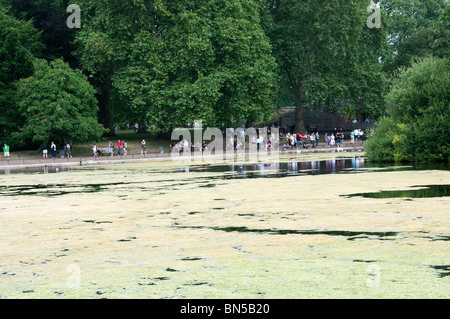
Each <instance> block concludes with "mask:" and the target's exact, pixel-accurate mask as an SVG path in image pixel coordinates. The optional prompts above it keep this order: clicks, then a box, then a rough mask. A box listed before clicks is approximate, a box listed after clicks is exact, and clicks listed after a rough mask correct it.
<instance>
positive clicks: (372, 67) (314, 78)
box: [262, 0, 385, 131]
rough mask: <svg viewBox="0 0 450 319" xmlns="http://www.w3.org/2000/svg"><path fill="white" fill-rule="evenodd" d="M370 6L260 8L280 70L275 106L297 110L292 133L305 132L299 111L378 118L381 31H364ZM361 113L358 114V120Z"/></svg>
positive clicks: (286, 0) (340, 1)
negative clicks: (313, 109) (286, 106)
mask: <svg viewBox="0 0 450 319" xmlns="http://www.w3.org/2000/svg"><path fill="white" fill-rule="evenodd" d="M368 4H369V1H358V0H350V1H348V0H337V1H316V0H314V1H313V0H311V1H297V0H283V1H274V0H268V1H264V2H263V6H262V10H263V14H264V15H265V19H264V20H263V22H264V26H265V28H266V30H267V33H268V34H269V36H270V39H271V43H272V45H273V52H274V56H275V57H276V61H277V64H278V80H279V82H278V83H279V86H278V87H279V90H278V93H279V101H280V102H281V103H283V104H290V105H294V106H295V107H296V130H297V131H304V129H305V125H304V121H303V116H302V108H303V107H309V108H317V109H327V110H329V111H332V112H335V111H337V106H338V105H339V104H340V105H341V106H343V107H341V108H340V110H339V111H340V112H341V113H343V114H344V115H352V116H355V115H360V116H361V115H362V114H361V113H364V114H365V115H366V116H378V115H379V114H381V113H382V112H383V104H382V102H381V97H382V94H383V88H384V83H385V81H384V77H383V74H382V72H381V64H380V63H379V60H380V58H381V57H382V55H383V48H384V41H385V37H384V35H383V33H384V30H383V28H381V29H377V28H374V29H369V28H368V27H367V25H366V21H367V17H368V13H367V11H366V9H367V6H368ZM358 113H359V114H358Z"/></svg>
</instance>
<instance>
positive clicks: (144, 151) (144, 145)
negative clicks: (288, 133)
mask: <svg viewBox="0 0 450 319" xmlns="http://www.w3.org/2000/svg"><path fill="white" fill-rule="evenodd" d="M146 152H147V142H146V141H145V140H142V142H141V155H145V153H146Z"/></svg>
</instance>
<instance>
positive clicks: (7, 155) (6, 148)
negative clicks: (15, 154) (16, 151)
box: [3, 143, 10, 159]
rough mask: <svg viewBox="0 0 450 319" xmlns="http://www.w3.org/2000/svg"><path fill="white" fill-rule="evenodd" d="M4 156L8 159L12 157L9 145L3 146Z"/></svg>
mask: <svg viewBox="0 0 450 319" xmlns="http://www.w3.org/2000/svg"><path fill="white" fill-rule="evenodd" d="M3 156H5V158H6V159H9V157H10V154H9V145H8V144H6V143H4V144H3Z"/></svg>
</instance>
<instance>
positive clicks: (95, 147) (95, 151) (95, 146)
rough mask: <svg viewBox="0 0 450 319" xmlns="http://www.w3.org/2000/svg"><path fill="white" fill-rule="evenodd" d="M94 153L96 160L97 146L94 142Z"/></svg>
mask: <svg viewBox="0 0 450 319" xmlns="http://www.w3.org/2000/svg"><path fill="white" fill-rule="evenodd" d="M92 153H94V158H96V157H97V144H96V143H95V142H94V144H92Z"/></svg>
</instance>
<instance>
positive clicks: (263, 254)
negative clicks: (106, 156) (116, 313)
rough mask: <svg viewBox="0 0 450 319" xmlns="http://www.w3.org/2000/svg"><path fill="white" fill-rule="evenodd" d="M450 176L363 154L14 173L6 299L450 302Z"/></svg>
mask: <svg viewBox="0 0 450 319" xmlns="http://www.w3.org/2000/svg"><path fill="white" fill-rule="evenodd" d="M449 184H450V171H449V166H448V164H447V163H444V164H434V165H425V164H421V165H420V164H415V165H401V166H396V165H380V164H376V163H371V162H370V161H368V160H367V159H366V158H364V157H363V156H362V154H358V153H347V154H344V155H340V154H306V155H303V154H299V155H284V156H281V157H280V159H279V160H277V161H274V160H273V159H270V158H262V159H260V160H259V161H257V162H254V163H246V162H236V163H233V162H231V163H230V162H226V163H224V162H220V161H217V162H213V163H205V164H195V165H188V164H185V163H180V162H172V161H168V162H147V163H126V164H115V165H99V166H83V167H71V168H70V167H60V168H58V167H47V168H34V169H29V170H9V171H4V172H3V174H1V175H0V196H1V202H0V225H1V232H0V250H1V251H2V254H1V259H0V279H1V280H0V298H112V299H113V298H286V299H288V298H327V299H329V298H448V297H449V292H450V276H448V275H449V274H450V255H449V238H450V232H449V230H450V227H449V226H450V225H449V218H448V212H449V207H450V205H449V204H450V197H449Z"/></svg>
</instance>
